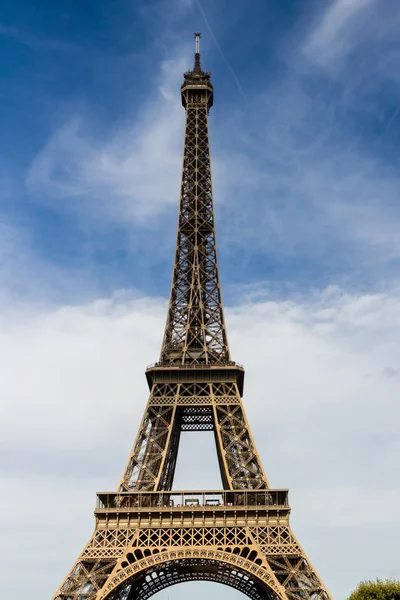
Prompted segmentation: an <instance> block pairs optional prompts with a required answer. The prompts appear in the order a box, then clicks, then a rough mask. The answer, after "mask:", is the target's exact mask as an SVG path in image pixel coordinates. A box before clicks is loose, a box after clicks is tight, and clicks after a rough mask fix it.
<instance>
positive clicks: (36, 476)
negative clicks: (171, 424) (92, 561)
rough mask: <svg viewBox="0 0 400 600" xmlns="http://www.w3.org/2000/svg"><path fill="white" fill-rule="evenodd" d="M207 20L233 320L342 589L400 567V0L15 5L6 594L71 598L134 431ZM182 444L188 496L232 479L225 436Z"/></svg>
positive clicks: (268, 459)
mask: <svg viewBox="0 0 400 600" xmlns="http://www.w3.org/2000/svg"><path fill="white" fill-rule="evenodd" d="M198 30H200V31H202V33H203V38H202V41H201V55H202V64H203V66H204V68H206V69H208V70H210V71H211V72H212V80H213V84H214V86H215V104H214V107H213V108H212V111H211V114H210V128H211V131H210V136H211V151H212V160H213V184H214V198H215V209H216V216H217V242H218V248H219V259H220V269H221V280H222V285H223V297H224V300H225V303H226V305H227V311H226V318H227V325H228V333H229V336H230V337H229V339H230V342H231V348H232V355H233V359H235V360H238V361H240V362H243V363H244V364H245V366H246V393H245V398H244V403H245V407H246V410H247V414H248V418H249V422H250V425H251V427H252V431H253V434H254V437H255V440H256V443H257V445H258V449H259V452H260V455H261V457H262V459H263V462H264V466H265V469H266V472H267V474H268V476H269V479H270V481H271V483H272V485H274V486H276V487H289V488H290V498H291V502H292V506H293V512H292V523H293V527H294V531H295V533H296V534H298V537H299V539H300V542H301V543H302V544H303V545H304V547H305V549H306V551H307V552H308V553H309V555H310V557H311V560H312V561H313V562H314V563H315V564H316V567H317V569H318V570H319V571H320V573H321V575H322V577H323V579H324V581H325V582H326V584H327V585H328V587H329V588H330V589H331V591H332V594H333V596H334V597H335V598H345V597H346V596H347V594H348V593H349V592H350V591H351V589H352V588H354V587H355V585H356V584H357V582H358V581H359V580H361V579H365V578H374V577H377V576H380V577H399V576H400V571H399V565H398V559H397V554H396V552H398V541H397V540H398V538H399V536H400V518H399V514H398V510H397V506H398V505H399V503H400V483H399V482H400V473H399V465H398V455H399V448H400V446H399V435H398V425H397V424H398V422H399V419H400V413H399V406H398V398H399V386H400V363H399V356H400V344H399V340H400V287H399V283H398V273H399V262H400V261H399V258H400V236H399V228H400V208H399V190H400V175H399V173H400V171H399V161H400V159H399V153H398V147H399V143H400V100H399V98H400V94H399V92H400V75H399V73H400V68H399V66H400V65H399V63H400V38H399V36H398V32H399V31H400V5H399V3H398V0H385V2H382V0H324V1H317V0H291V1H289V0H270V1H269V2H265V0H252V2H251V3H248V2H239V1H238V0H231V1H229V2H228V1H225V0H214V1H211V0H169V1H167V0H136V1H135V0H131V1H129V2H128V1H126V0H117V1H116V2H112V3H110V2H108V3H106V2H102V1H97V2H89V1H85V2H80V3H77V2H72V1H70V2H67V1H64V0H59V1H58V2H56V3H55V2H44V1H41V2H39V1H37V2H32V1H28V0H25V1H24V0H21V1H20V2H19V3H15V2H11V1H9V0H4V1H3V4H2V11H1V16H0V83H1V85H0V105H1V110H0V131H1V136H0V355H1V356H2V361H1V365H0V370H1V373H0V398H1V399H2V419H1V421H0V429H1V435H0V439H1V442H0V445H1V452H0V454H1V455H2V456H3V457H5V460H4V461H3V464H2V465H1V469H0V483H1V485H2V486H4V487H5V489H13V490H14V491H15V494H14V497H13V503H12V505H10V502H9V496H8V495H7V496H6V497H3V499H2V500H1V499H0V507H1V506H2V504H1V503H2V502H3V503H5V504H4V506H3V511H0V527H1V529H2V531H3V533H4V535H3V540H2V541H3V543H5V548H6V549H7V552H4V553H3V554H4V555H5V557H6V559H5V563H4V572H5V576H4V577H3V578H2V582H1V583H0V588H1V587H2V588H3V589H2V591H1V594H0V595H3V596H4V597H8V596H10V595H12V597H13V598H16V600H22V599H23V598H25V597H26V595H27V594H30V597H32V600H39V599H42V598H43V597H51V594H52V593H53V592H54V590H55V588H56V587H57V585H58V584H59V582H60V580H61V579H62V577H64V575H65V574H66V573H67V570H68V569H69V568H70V566H71V564H72V561H73V560H74V559H75V557H76V555H77V553H78V552H79V549H80V547H82V546H83V545H84V544H85V543H86V541H87V540H88V538H89V536H90V534H91V531H92V528H93V521H92V517H91V513H92V510H93V506H94V493H95V491H96V490H102V489H103V490H104V489H114V488H115V486H116V484H117V481H118V479H119V475H120V472H121V470H122V468H123V465H124V464H125V461H126V457H127V455H128V452H129V448H130V444H131V443H132V442H133V439H134V437H135V435H136V430H137V427H138V424H139V422H140V419H141V416H142V412H143V409H144V407H145V402H146V398H147V388H146V383H145V378H144V374H143V371H144V368H145V366H146V365H147V364H149V363H151V362H154V361H155V360H157V358H158V354H159V347H160V342H161V339H162V332H163V327H164V323H165V315H166V303H167V299H168V293H169V288H170V278H171V271H172V262H173V252H174V244H175V228H176V222H177V208H178V199H179V188H180V169H181V161H182V149H183V127H184V112H183V108H182V107H181V106H180V98H179V88H180V85H181V81H182V73H183V72H184V71H185V70H186V69H188V68H190V67H191V65H192V61H193V50H194V42H193V38H192V36H193V32H194V31H198ZM265 378H267V384H266V382H265ZM265 390H268V391H267V393H266V391H265ZM4 399H5V400H4ZM283 415H285V430H284V433H285V435H284V437H283V434H282V416H283ZM104 440H107V443H105V442H104ZM185 443H186V444H187V445H186V446H185V452H184V453H182V456H181V458H180V461H181V462H180V463H179V465H178V467H179V468H178V482H177V486H178V487H186V488H187V487H190V486H193V487H205V488H212V487H215V486H218V477H217V478H215V477H214V475H215V473H214V475H212V476H211V475H210V473H212V472H213V467H212V465H214V466H215V464H214V463H213V458H214V459H215V456H213V449H212V447H210V445H209V443H208V441H207V440H206V439H205V438H202V437H201V435H200V436H199V438H198V439H197V438H196V440H192V441H190V442H185ZM207 452H208V454H209V456H208V459H209V462H207V461H206V459H205V457H206V455H207ZM188 457H190V462H189V461H188ZM199 457H200V459H199ZM208 459H207V460H208ZM196 460H197V463H196V462H195V465H196V467H195V468H193V461H196ZM185 461H186V462H185ZM206 462H207V465H211V466H210V467H208V466H205V464H206ZM214 462H215V461H214ZM193 473H196V481H193V478H192V475H193ZM372 484H373V485H372ZM66 488H68V490H69V494H68V495H67V494H66V493H65V489H66ZM71 496H73V497H74V499H75V501H74V504H73V506H72V505H71V502H70V498H71ZM27 497H34V498H35V499H37V503H30V504H29V506H27V503H26V498H27ZM383 502H384V509H383V508H382V505H383ZM6 509H7V510H6ZM21 514H23V515H24V516H25V517H26V518H25V520H24V522H23V524H22V523H21ZM44 520H46V523H47V526H46V527H43V522H44ZM15 523H18V524H20V525H17V526H16V525H15ZM55 540H58V543H59V545H58V546H57V552H54V546H55V543H57V542H56V541H55ZM338 556H340V557H342V560H341V561H338ZM21 560H23V561H25V564H26V570H25V575H26V577H25V582H23V581H21V582H20V585H19V587H18V590H17V591H16V588H15V578H16V577H18V578H19V579H20V564H21ZM48 565H51V566H50V568H48ZM204 585H205V584H204ZM178 588H179V586H178V587H177V588H176V589H174V591H173V593H174V595H176V597H177V598H180V597H182V599H183V597H184V596H185V595H187V588H182V589H183V591H179V589H178ZM204 589H205V588H204V587H202V586H198V587H196V586H194V587H193V588H191V592H190V593H191V594H192V596H193V600H197V599H200V598H202V597H204ZM210 589H211V588H210ZM32 590H34V592H32ZM185 590H186V591H185ZM18 593H19V594H20V596H16V595H15V594H18ZM32 593H34V594H36V596H32ZM212 593H213V594H214V596H213V595H212ZM220 593H221V590H220V589H219V588H216V590H214V591H213V592H211V591H210V593H209V596H210V598H214V597H215V598H217V597H220ZM229 594H230V595H231V597H233V595H234V594H233V592H232V594H233V595H232V594H231V592H229ZM167 595H168V594H167V592H166V593H165V596H164V597H165V598H167Z"/></svg>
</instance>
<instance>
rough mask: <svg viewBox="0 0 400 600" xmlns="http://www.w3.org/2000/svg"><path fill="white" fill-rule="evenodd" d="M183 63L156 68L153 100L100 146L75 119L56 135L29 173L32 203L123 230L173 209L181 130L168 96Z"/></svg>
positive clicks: (173, 61) (173, 90)
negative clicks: (116, 224)
mask: <svg viewBox="0 0 400 600" xmlns="http://www.w3.org/2000/svg"><path fill="white" fill-rule="evenodd" d="M189 55H190V54H189V53H188V52H187V51H182V52H180V53H179V58H176V59H168V60H165V61H164V62H162V64H161V68H160V78H159V81H158V83H157V90H156V92H155V99H154V100H153V101H150V102H148V103H147V102H146V105H145V106H144V107H142V109H141V110H140V111H139V114H135V115H133V116H132V119H127V121H126V123H125V125H124V126H123V127H122V128H121V129H118V130H117V131H114V132H112V133H109V134H108V135H107V136H106V139H105V141H104V134H103V136H99V137H96V136H90V135H89V134H88V133H87V127H85V125H87V123H86V122H85V120H84V118H83V117H82V116H76V118H74V119H72V120H71V121H69V122H68V123H66V124H65V125H64V126H63V127H62V128H61V129H59V130H58V131H56V132H55V133H54V134H53V136H52V137H51V139H50V140H49V141H48V142H47V144H46V146H45V147H44V148H43V150H42V151H41V152H40V154H39V155H38V156H37V157H36V158H35V159H34V160H33V162H32V164H31V166H30V169H29V173H28V175H27V187H28V190H29V192H30V193H31V194H32V196H33V197H34V198H36V199H37V201H39V202H48V203H54V201H58V202H59V203H60V209H61V210H69V211H73V212H76V213H78V214H81V215H85V216H86V218H88V219H90V218H94V219H99V218H100V219H107V220H111V221H113V220H117V221H125V222H126V221H128V222H129V221H131V220H135V219H139V220H140V219H146V218H149V217H150V216H151V215H152V214H154V211H156V212H157V211H159V210H162V209H163V207H165V206H168V205H171V204H173V205H176V201H177V198H178V197H179V172H180V166H181V161H182V158H181V156H182V142H183V125H184V121H183V118H182V116H183V115H182V108H181V107H180V106H179V103H178V102H177V101H176V96H177V93H176V90H178V89H179V83H180V79H181V77H182V72H183V71H185V70H186V69H187V66H188V65H187V60H186V56H189ZM101 137H102V139H101Z"/></svg>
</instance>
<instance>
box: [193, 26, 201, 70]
mask: <svg viewBox="0 0 400 600" xmlns="http://www.w3.org/2000/svg"><path fill="white" fill-rule="evenodd" d="M194 38H195V40H196V53H195V55H194V69H193V71H194V72H195V73H200V72H201V66H200V38H201V33H195V34H194Z"/></svg>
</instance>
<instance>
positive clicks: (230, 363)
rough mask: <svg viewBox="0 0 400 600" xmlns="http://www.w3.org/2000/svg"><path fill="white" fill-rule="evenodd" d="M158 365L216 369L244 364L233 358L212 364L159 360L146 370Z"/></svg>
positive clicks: (177, 367)
mask: <svg viewBox="0 0 400 600" xmlns="http://www.w3.org/2000/svg"><path fill="white" fill-rule="evenodd" d="M157 367H168V368H169V369H170V368H174V367H175V368H176V369H210V368H215V369H224V368H226V367H237V368H239V369H243V365H242V364H240V363H238V362H234V361H233V360H230V361H228V362H220V363H210V364H204V363H185V364H182V363H176V362H173V361H171V362H167V361H159V362H155V363H152V364H151V365H147V367H146V370H148V369H155V368H157Z"/></svg>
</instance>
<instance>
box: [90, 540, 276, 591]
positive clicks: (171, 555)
mask: <svg viewBox="0 0 400 600" xmlns="http://www.w3.org/2000/svg"><path fill="white" fill-rule="evenodd" d="M190 558H194V559H196V558H197V559H209V560H215V561H218V562H220V563H221V564H225V565H230V566H232V567H236V568H237V569H239V570H240V571H243V572H245V573H246V574H248V575H249V576H251V577H254V578H257V579H258V580H260V581H261V582H263V583H264V584H265V585H267V586H268V587H269V588H270V589H271V590H272V591H273V592H274V593H275V594H276V595H277V597H278V598H279V599H280V600H287V596H286V594H285V592H284V590H283V588H282V587H281V586H280V585H279V583H278V582H277V581H276V579H275V577H274V576H273V575H271V574H270V573H269V572H268V571H267V569H266V568H265V567H264V566H262V565H257V564H255V563H254V562H251V561H249V560H247V559H246V558H243V557H242V556H240V555H236V554H233V553H230V552H224V551H221V550H212V549H210V550H200V549H198V548H190V549H189V548H187V547H186V548H182V549H174V550H167V551H164V552H159V553H156V554H152V555H151V556H148V557H145V558H143V559H141V560H138V561H136V562H133V563H131V564H129V565H128V566H126V567H125V568H123V569H121V570H120V571H118V572H117V573H114V574H112V575H111V576H110V578H109V580H108V581H107V582H106V584H105V586H104V587H103V588H102V589H101V590H99V592H98V595H97V597H96V600H106V598H108V597H109V595H110V594H111V593H112V592H113V591H115V590H116V589H117V588H118V587H119V586H120V585H121V584H123V583H124V582H126V581H128V580H129V579H130V578H132V577H134V576H137V575H139V574H140V573H141V572H144V571H146V570H147V569H148V568H149V567H153V566H154V567H158V566H160V567H161V566H162V565H163V563H168V562H170V561H178V562H179V560H182V561H183V560H185V559H190Z"/></svg>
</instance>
